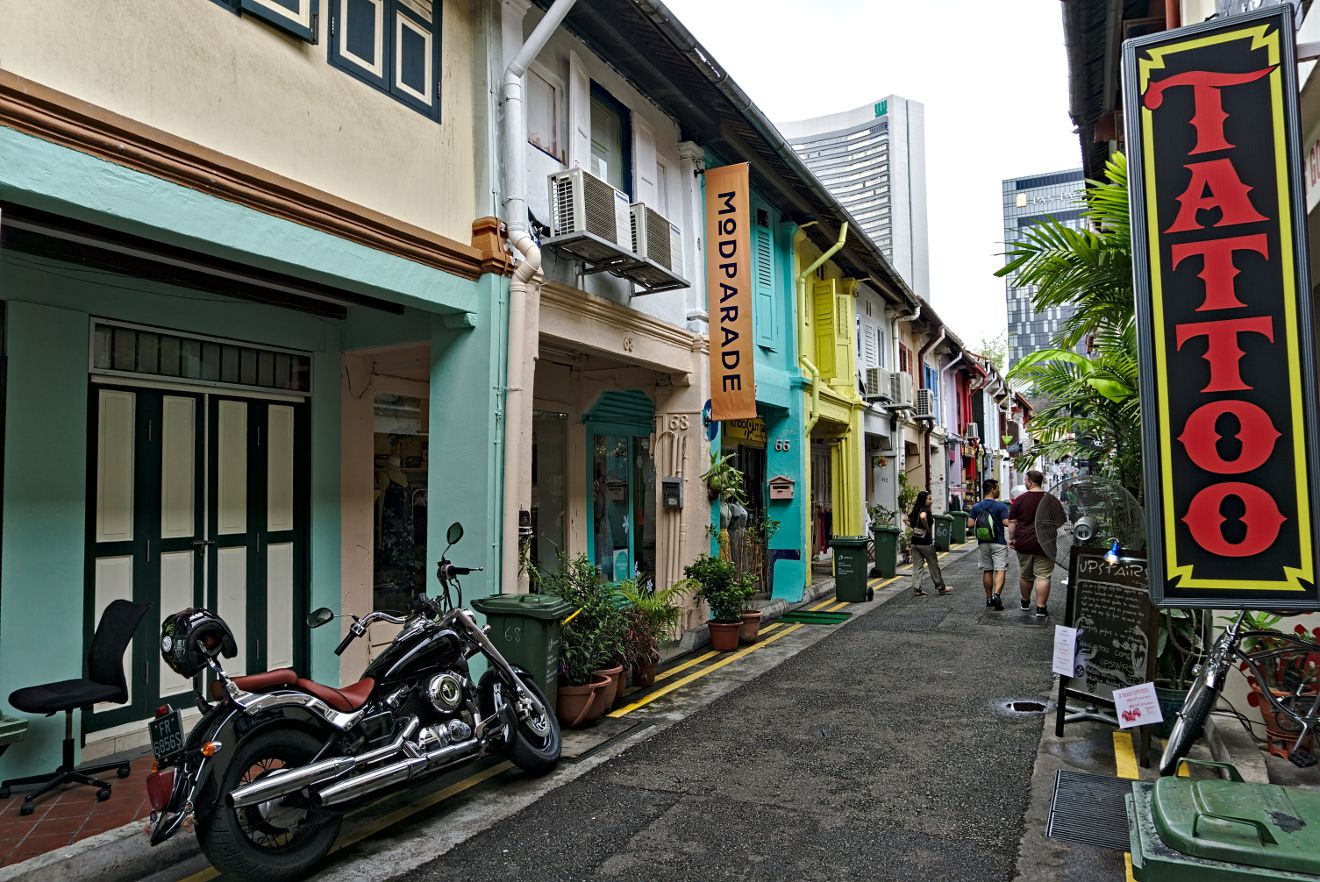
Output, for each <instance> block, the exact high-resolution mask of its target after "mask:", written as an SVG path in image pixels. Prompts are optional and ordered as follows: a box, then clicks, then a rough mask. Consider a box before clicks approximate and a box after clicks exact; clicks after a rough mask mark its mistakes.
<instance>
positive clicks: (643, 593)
mask: <svg viewBox="0 0 1320 882" xmlns="http://www.w3.org/2000/svg"><path fill="white" fill-rule="evenodd" d="M690 590H692V586H691V584H690V583H689V582H687V581H680V582H677V583H675V584H673V585H671V586H669V587H668V588H663V589H659V590H657V589H655V588H654V587H652V586H651V584H650V583H649V582H648V583H644V584H638V583H637V582H636V581H634V580H632V579H625V580H624V581H622V582H620V583H619V585H618V591H619V595H620V596H621V597H623V599H624V600H625V601H627V603H628V606H627V608H626V609H625V611H624V616H625V621H626V622H627V625H628V628H627V631H626V633H625V643H626V645H627V654H628V658H629V661H630V662H631V666H632V671H633V682H634V683H635V684H636V685H637V686H640V687H643V688H645V687H647V686H650V685H652V684H653V683H655V668H656V665H658V664H659V663H660V641H661V640H667V639H670V638H672V637H673V634H674V629H675V628H676V627H677V626H678V622H679V619H680V617H681V615H682V612H681V610H680V609H679V608H678V604H677V603H676V601H677V600H679V599H680V598H681V597H682V596H683V595H684V594H686V593H687V592H689V591H690Z"/></svg>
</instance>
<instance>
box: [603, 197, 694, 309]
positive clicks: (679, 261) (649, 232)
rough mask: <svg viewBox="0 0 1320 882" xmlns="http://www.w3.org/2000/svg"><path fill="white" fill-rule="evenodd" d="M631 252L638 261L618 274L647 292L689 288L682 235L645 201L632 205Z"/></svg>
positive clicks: (630, 211)
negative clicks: (684, 274)
mask: <svg viewBox="0 0 1320 882" xmlns="http://www.w3.org/2000/svg"><path fill="white" fill-rule="evenodd" d="M629 214H630V215H631V216H632V223H631V228H632V250H633V253H634V254H636V255H637V258H638V260H637V262H636V263H635V264H633V265H631V266H627V267H623V268H621V269H619V270H617V271H616V272H617V273H618V275H620V276H623V277H624V278H625V279H629V280H631V281H633V282H636V283H637V284H639V285H641V286H642V287H643V288H645V289H647V293H656V292H658V291H669V290H672V289H674V288H686V287H687V286H688V283H687V281H686V280H685V279H684V278H683V234H682V233H680V232H679V230H678V227H676V226H674V225H673V224H671V223H670V222H669V221H668V220H666V219H665V216H664V215H662V214H661V213H660V212H658V211H656V210H655V209H654V208H651V207H650V206H649V205H646V204H644V203H642V202H635V203H633V204H632V205H631V206H629Z"/></svg>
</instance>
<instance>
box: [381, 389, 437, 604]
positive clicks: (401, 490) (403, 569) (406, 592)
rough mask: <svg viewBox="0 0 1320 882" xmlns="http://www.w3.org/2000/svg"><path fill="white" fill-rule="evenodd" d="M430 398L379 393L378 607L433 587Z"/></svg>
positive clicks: (405, 599) (400, 600)
mask: <svg viewBox="0 0 1320 882" xmlns="http://www.w3.org/2000/svg"><path fill="white" fill-rule="evenodd" d="M428 405H429V402H427V401H426V400H425V399H422V398H413V397H411V396H407V395H392V394H386V393H382V394H378V395H377V396H376V400H375V405H374V408H373V419H374V432H375V435H374V437H375V462H374V482H373V494H372V495H373V499H374V527H373V529H372V537H373V547H372V584H373V603H374V608H375V609H380V610H393V611H403V610H406V609H407V608H408V601H409V600H411V599H412V597H413V596H414V595H415V594H417V593H418V592H424V591H426V589H427V569H428V567H427V560H426V502H427V499H426V479H427V471H428V454H427V447H428V444H427V441H428V438H427V425H428V417H427V409H428Z"/></svg>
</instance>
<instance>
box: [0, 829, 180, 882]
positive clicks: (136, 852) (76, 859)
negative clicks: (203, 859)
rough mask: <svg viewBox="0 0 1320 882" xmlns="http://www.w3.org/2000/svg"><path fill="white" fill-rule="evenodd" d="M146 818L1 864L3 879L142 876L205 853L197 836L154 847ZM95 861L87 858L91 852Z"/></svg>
mask: <svg viewBox="0 0 1320 882" xmlns="http://www.w3.org/2000/svg"><path fill="white" fill-rule="evenodd" d="M145 824H146V821H145V820H142V821H133V822H132V823H129V824H125V825H124V826H122V827H116V828H115V829H113V830H107V831H105V832H104V833H97V834H96V835H95V836H89V837H87V838H86V839H79V840H78V841H77V842H73V843H70V844H69V845H66V846H64V847H63V848H57V849H55V850H54V851H48V852H46V853H45V854H39V855H37V856H36V857H33V858H28V859H27V860H25V861H22V862H21V863H17V864H11V865H10V866H8V867H0V882H11V880H13V882H19V880H22V882H27V880H32V882H37V880H50V879H60V880H62V882H83V880H89V882H90V880H96V882H117V880H120V879H123V880H130V879H143V878H146V877H147V876H150V875H151V874H152V873H157V872H159V871H160V870H161V868H162V867H165V866H177V865H179V864H181V863H182V862H184V861H186V860H189V859H190V858H193V857H195V856H197V855H200V854H201V853H202V849H201V846H199V845H198V844H197V837H195V836H191V835H179V836H176V837H174V838H173V839H171V840H169V841H168V842H164V843H162V844H161V845H158V846H155V847H154V848H153V847H151V846H149V845H148V844H147V836H146V833H144V832H143V831H144V829H145V827H144V825H145ZM93 853H94V854H95V855H96V860H88V856H89V855H91V854H93Z"/></svg>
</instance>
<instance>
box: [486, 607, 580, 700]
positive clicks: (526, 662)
mask: <svg viewBox="0 0 1320 882" xmlns="http://www.w3.org/2000/svg"><path fill="white" fill-rule="evenodd" d="M472 608H473V609H475V610H476V611H477V612H479V613H481V614H482V615H484V616H485V617H486V622H487V624H489V625H490V639H491V642H492V643H494V644H495V648H496V649H498V650H499V651H500V652H501V653H502V654H503V655H504V657H505V658H506V659H508V662H509V664H511V665H517V666H518V667H520V668H522V669H524V670H526V671H527V672H528V673H530V674H531V675H532V678H533V679H535V680H536V685H538V686H540V687H541V691H542V692H544V693H545V697H546V698H547V699H548V700H549V701H550V706H551V707H554V704H555V693H556V692H557V691H558V689H559V627H560V623H561V622H562V621H563V619H564V618H565V617H566V616H567V615H568V614H569V613H571V612H572V611H573V604H571V603H568V602H567V601H565V600H562V599H560V598H558V597H554V596H552V595H549V594H496V595H493V596H491V597H479V598H477V599H476V600H473V601H472Z"/></svg>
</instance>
